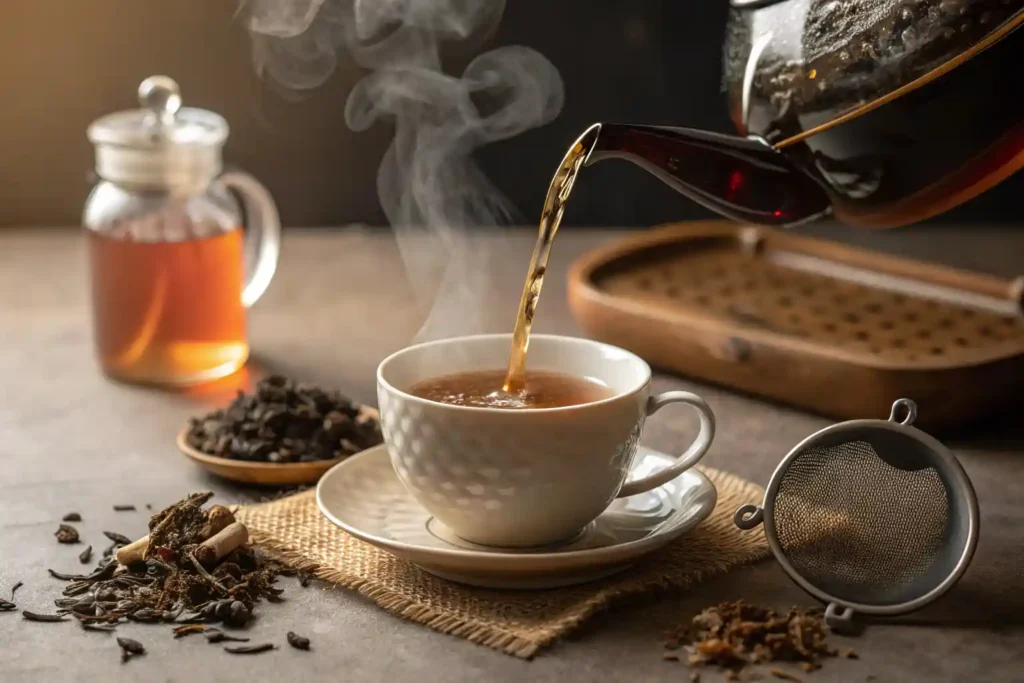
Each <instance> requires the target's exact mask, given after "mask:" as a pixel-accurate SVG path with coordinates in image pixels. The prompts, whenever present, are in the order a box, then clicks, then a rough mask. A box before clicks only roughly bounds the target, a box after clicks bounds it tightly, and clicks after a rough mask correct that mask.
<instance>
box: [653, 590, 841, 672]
mask: <svg viewBox="0 0 1024 683" xmlns="http://www.w3.org/2000/svg"><path fill="white" fill-rule="evenodd" d="M827 637H828V626H827V625H826V624H825V620H824V617H823V613H822V611H821V609H819V608H814V609H810V610H800V609H796V608H794V609H791V610H790V611H789V612H787V613H786V614H779V613H777V612H775V611H773V610H771V609H768V608H765V607H757V606H754V605H749V604H747V603H745V602H743V601H737V602H724V603H722V604H720V605H716V606H714V607H709V608H707V609H705V610H704V611H703V612H701V613H700V614H698V615H697V616H695V617H694V618H693V621H692V622H691V623H690V624H683V625H681V626H680V627H679V628H677V629H675V630H673V631H671V632H669V633H668V634H666V640H665V648H666V649H667V650H669V653H666V655H665V658H666V659H679V656H678V655H675V654H674V651H675V650H679V649H680V648H683V647H685V648H686V651H687V653H688V657H687V661H688V662H689V663H690V665H691V666H697V667H699V666H718V667H721V668H724V669H726V670H727V673H728V675H729V677H730V678H733V679H737V678H739V672H740V671H741V670H742V669H744V667H746V666H748V665H751V664H767V663H769V662H776V661H785V662H796V663H798V664H799V665H800V667H801V668H802V669H803V670H804V671H806V672H811V671H814V670H816V669H819V668H821V660H822V658H824V657H836V656H838V655H839V654H840V653H839V651H838V650H837V649H836V648H833V647H831V646H829V645H828V643H827V642H826V641H827ZM843 656H844V657H847V658H851V659H853V658H856V654H855V653H854V652H853V650H847V651H846V652H844V653H843ZM770 673H771V674H772V675H773V676H775V677H777V678H782V679H787V680H797V679H795V677H793V676H790V675H789V674H786V673H785V672H783V671H780V670H778V669H771V670H770Z"/></svg>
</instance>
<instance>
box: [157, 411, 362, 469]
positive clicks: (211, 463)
mask: <svg viewBox="0 0 1024 683" xmlns="http://www.w3.org/2000/svg"><path fill="white" fill-rule="evenodd" d="M360 412H361V413H365V414H369V415H373V416H374V417H377V418H379V415H378V413H377V410H376V409H374V408H370V407H369V406H363V407H362V408H360ZM188 429H189V428H188V425H185V426H184V427H183V428H182V429H181V431H180V432H178V437H177V439H175V443H176V444H177V446H178V450H180V451H181V452H182V453H184V454H185V456H186V457H188V458H189V459H190V460H192V461H193V462H194V463H196V464H197V465H199V466H200V467H202V468H203V469H205V470H206V471H208V472H211V473H213V474H215V475H216V476H218V477H222V478H224V479H230V480H231V481H237V482H239V483H242V484H255V485H257V486H298V485H300V484H315V483H316V482H317V481H319V480H320V477H322V476H323V474H324V473H325V472H326V471H327V470H329V469H331V468H332V467H334V466H335V465H337V464H338V463H339V462H341V461H342V460H345V459H347V458H350V457H352V456H350V455H346V456H344V457H341V458H333V459H331V460H317V461H316V462H289V463H270V462H248V461H246V460H232V459H230V458H219V457H217V456H215V455H209V454H208V453H203V452H202V451H198V450H196V449H195V448H192V446H190V445H189V444H188Z"/></svg>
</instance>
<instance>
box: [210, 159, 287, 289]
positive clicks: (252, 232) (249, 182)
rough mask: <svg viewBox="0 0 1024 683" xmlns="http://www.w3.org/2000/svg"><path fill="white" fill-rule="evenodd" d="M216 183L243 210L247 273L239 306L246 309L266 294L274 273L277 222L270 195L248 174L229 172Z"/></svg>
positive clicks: (278, 233)
mask: <svg viewBox="0 0 1024 683" xmlns="http://www.w3.org/2000/svg"><path fill="white" fill-rule="evenodd" d="M218 180H219V181H220V182H221V183H223V185H224V186H225V187H227V188H228V189H231V190H234V191H235V192H237V193H238V197H239V198H240V199H241V201H242V207H243V208H244V209H245V216H246V222H247V225H246V227H247V228H248V231H247V235H246V255H247V260H248V264H247V266H248V267H247V268H246V270H247V271H248V273H249V274H248V276H247V277H246V281H245V286H244V287H243V288H242V305H243V306H245V307H246V308H249V307H250V306H252V305H253V304H254V303H256V302H257V301H258V300H259V298H260V297H261V296H263V292H265V291H267V286H268V285H270V281H271V280H272V279H273V277H274V272H275V271H276V270H277V259H278V256H279V255H280V254H281V219H280V217H279V216H278V214H277V206H276V205H275V204H274V199H273V198H272V197H271V196H270V192H268V191H267V188H265V187H263V185H261V184H260V182H259V181H258V180H256V179H255V178H254V177H252V176H251V175H249V174H248V173H243V172H242V171H231V172H228V173H225V174H223V175H222V176H220V178H219V179H218ZM249 259H251V260H249Z"/></svg>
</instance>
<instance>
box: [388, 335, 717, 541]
mask: <svg viewBox="0 0 1024 683" xmlns="http://www.w3.org/2000/svg"><path fill="white" fill-rule="evenodd" d="M511 339H512V337H511V335H508V334H498V335H482V336H473V337H459V338H454V339H446V340H442V341H437V342H430V343H426V344H420V345H417V346H412V347H409V348H407V349H403V350H402V351H399V352H397V353H395V354H393V355H391V356H390V357H388V358H386V359H385V360H384V361H383V362H382V363H381V364H380V366H379V367H378V369H377V398H378V402H379V404H380V412H381V425H382V428H383V432H384V440H385V442H386V444H387V446H388V451H389V453H390V455H391V462H392V465H393V466H394V468H395V471H396V472H397V474H398V477H399V479H401V481H402V482H403V483H404V484H405V486H406V487H408V489H409V491H410V492H411V493H412V494H413V496H415V497H416V499H417V501H419V502H420V504H422V505H423V506H424V507H425V508H426V509H427V510H428V511H429V512H430V513H431V514H432V515H433V516H434V517H435V518H436V519H437V521H439V522H440V523H442V524H444V525H445V526H447V527H448V528H449V529H451V531H452V532H453V533H455V534H456V535H457V536H459V537H461V538H463V539H465V540H467V541H470V542H473V543H477V544H481V545H490V546H504V547H532V546H543V545H549V544H554V543H558V542H560V541H564V540H568V539H571V538H573V537H575V536H576V535H577V534H578V533H579V532H580V531H581V530H583V529H584V528H585V527H586V525H587V524H589V523H590V522H591V521H593V520H594V519H595V518H597V516H598V515H600V514H601V513H602V512H603V511H604V510H605V509H606V508H607V507H608V505H609V504H611V502H612V501H613V500H615V499H616V498H621V497H624V496H631V495H635V494H637V493H642V492H644V491H649V490H650V489H653V488H656V487H658V486H661V485H662V484H664V483H666V482H668V481H670V480H672V479H674V478H676V477H678V476H679V475H680V474H682V473H683V472H684V471H686V470H687V469H689V468H690V467H693V465H695V464H696V463H697V461H699V460H700V459H701V458H702V457H703V456H704V454H705V453H706V452H707V450H708V447H709V446H710V445H711V441H712V439H713V438H714V433H715V419H714V415H713V413H712V412H711V409H710V408H709V407H708V405H707V403H705V402H704V400H703V399H702V398H700V397H699V396H697V395H695V394H692V393H689V392H685V391H669V392H665V393H662V394H657V395H653V396H652V395H651V392H650V383H651V369H650V367H649V366H648V365H647V363H646V362H644V361H643V360H642V359H641V358H639V357H638V356H636V355H634V354H632V353H630V352H628V351H625V350H623V349H620V348H616V347H614V346H610V345H608V344H603V343H600V342H595V341H590V340H586V339H576V338H572V337H559V336H550V335H533V336H531V338H530V369H529V370H528V372H527V375H526V380H525V383H524V385H523V386H522V387H521V388H519V390H518V391H517V392H515V395H513V396H503V395H502V394H503V393H504V390H503V386H502V379H504V377H505V370H506V366H507V361H508V349H509V344H510V342H511ZM488 387H489V388H488ZM670 403H681V404H685V405H687V406H689V407H690V408H692V409H693V410H695V411H696V412H697V414H698V416H699V418H700V432H699V433H698V435H697V437H696V439H695V440H694V442H693V443H692V444H690V446H689V447H688V448H687V449H686V451H685V452H684V453H683V454H682V455H680V456H679V458H678V460H677V461H676V463H675V464H674V465H673V466H671V467H669V468H667V469H665V470H663V471H661V472H658V473H656V474H653V475H651V476H648V477H643V478H641V479H637V480H634V481H629V482H627V481H626V476H627V474H628V472H629V466H630V464H631V462H632V459H633V456H634V455H635V453H636V448H637V444H638V443H639V441H640V434H641V432H642V431H643V427H644V423H645V421H646V419H647V417H648V416H649V415H651V414H653V413H655V412H657V411H658V410H659V409H661V408H662V407H663V406H666V405H668V404H670Z"/></svg>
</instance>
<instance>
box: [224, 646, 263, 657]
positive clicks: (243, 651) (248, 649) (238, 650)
mask: <svg viewBox="0 0 1024 683" xmlns="http://www.w3.org/2000/svg"><path fill="white" fill-rule="evenodd" d="M273 649H274V644H273V643H262V644H260V645H238V646H236V647H225V648H224V651H225V652H230V653H231V654H233V655H257V654H259V653H261V652H267V651H268V650H273Z"/></svg>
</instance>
